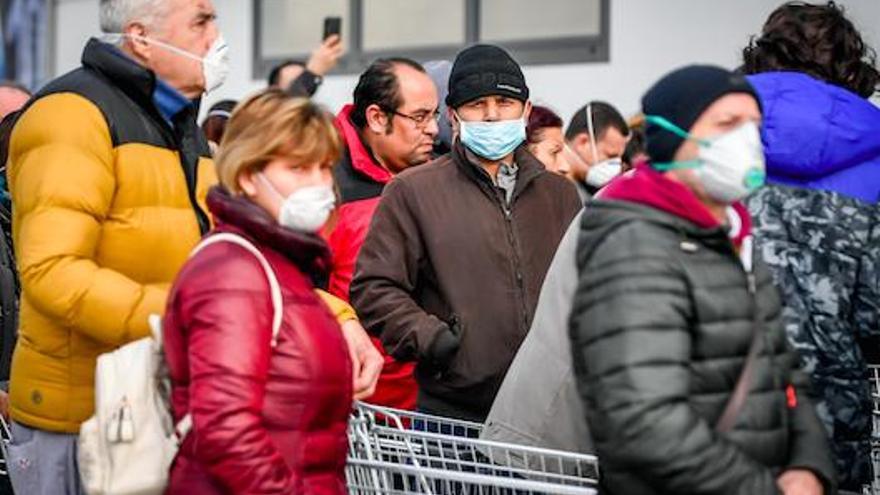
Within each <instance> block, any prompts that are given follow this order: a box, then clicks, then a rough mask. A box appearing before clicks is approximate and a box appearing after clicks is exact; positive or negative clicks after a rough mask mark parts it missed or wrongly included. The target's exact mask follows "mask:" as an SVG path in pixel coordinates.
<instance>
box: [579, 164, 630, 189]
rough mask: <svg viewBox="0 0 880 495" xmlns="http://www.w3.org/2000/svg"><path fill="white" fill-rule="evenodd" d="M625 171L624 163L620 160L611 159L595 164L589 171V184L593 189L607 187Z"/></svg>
mask: <svg viewBox="0 0 880 495" xmlns="http://www.w3.org/2000/svg"><path fill="white" fill-rule="evenodd" d="M621 171H623V161H621V159H620V158H609V159H607V160H604V161H601V162H599V163H594V164H593V166H592V167H590V169H589V170H588V171H587V184H589V185H591V186H593V187H605V185H606V184H608V183H609V182H611V180H612V179H614V178H615V177H617V176H618V175H620V172H621Z"/></svg>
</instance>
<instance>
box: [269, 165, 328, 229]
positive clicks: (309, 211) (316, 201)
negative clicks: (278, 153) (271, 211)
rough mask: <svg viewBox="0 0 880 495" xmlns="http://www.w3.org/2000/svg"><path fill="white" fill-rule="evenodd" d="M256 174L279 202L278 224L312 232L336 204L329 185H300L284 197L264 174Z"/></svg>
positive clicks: (325, 221)
mask: <svg viewBox="0 0 880 495" xmlns="http://www.w3.org/2000/svg"><path fill="white" fill-rule="evenodd" d="M257 176H258V177H259V178H260V180H261V181H262V182H263V183H264V184H266V187H268V188H269V190H270V191H272V194H274V195H275V197H276V198H278V200H279V201H280V202H281V209H280V211H279V213H278V224H279V225H281V226H282V227H287V228H288V229H291V230H297V231H300V232H306V233H309V234H314V233H315V232H317V231H319V230H321V227H323V226H324V224H325V223H327V219H328V218H330V213H331V212H333V208H334V207H335V206H336V195H335V194H334V193H333V188H332V187H330V186H326V185H319V186H307V187H302V188H299V189H297V190H296V191H294V192H293V193H292V194H291V195H290V196H288V197H286V198H285V197H284V196H282V195H281V193H279V192H278V190H277V189H275V186H273V185H272V183H271V182H269V179H267V178H266V176H265V175H263V174H262V173H259V174H257Z"/></svg>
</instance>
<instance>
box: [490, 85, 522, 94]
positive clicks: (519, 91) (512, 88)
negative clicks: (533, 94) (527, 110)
mask: <svg viewBox="0 0 880 495" xmlns="http://www.w3.org/2000/svg"><path fill="white" fill-rule="evenodd" d="M495 89H506V90H507V91H513V92H514V93H516V94H520V93H522V89H520V88H517V87H516V86H511V85H509V84H497V85H495Z"/></svg>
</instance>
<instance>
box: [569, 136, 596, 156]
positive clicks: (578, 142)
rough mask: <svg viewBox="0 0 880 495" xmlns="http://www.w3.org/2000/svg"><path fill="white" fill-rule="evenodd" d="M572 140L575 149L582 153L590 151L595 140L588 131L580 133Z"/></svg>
mask: <svg viewBox="0 0 880 495" xmlns="http://www.w3.org/2000/svg"><path fill="white" fill-rule="evenodd" d="M571 142H572V144H573V145H574V149H576V150H577V151H579V152H582V153H586V152H588V151H590V146H592V145H593V140H592V139H590V134H589V133H587V132H582V133H580V134H578V135H577V136H575V137H574V139H572V140H571Z"/></svg>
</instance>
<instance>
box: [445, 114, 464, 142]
mask: <svg viewBox="0 0 880 495" xmlns="http://www.w3.org/2000/svg"><path fill="white" fill-rule="evenodd" d="M446 120H448V121H449V125H450V126H452V135H453V136H457V135H458V133H459V132H461V125H460V124H459V123H458V115H456V113H455V110H453V109H452V108H447V109H446Z"/></svg>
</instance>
